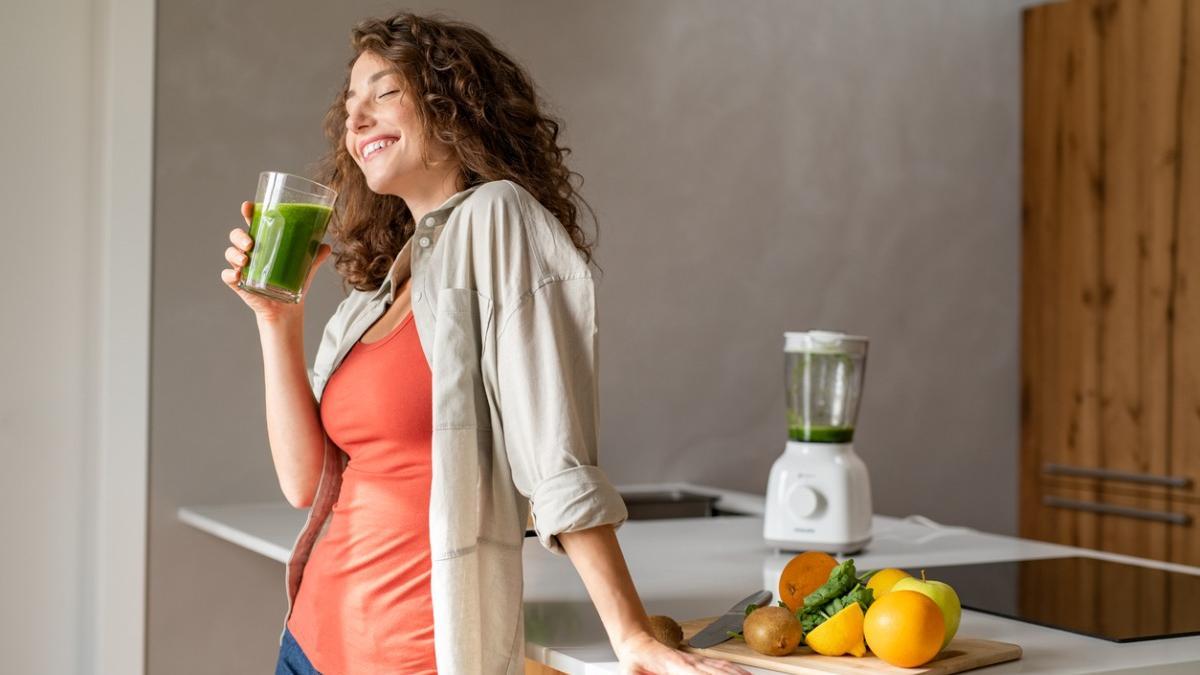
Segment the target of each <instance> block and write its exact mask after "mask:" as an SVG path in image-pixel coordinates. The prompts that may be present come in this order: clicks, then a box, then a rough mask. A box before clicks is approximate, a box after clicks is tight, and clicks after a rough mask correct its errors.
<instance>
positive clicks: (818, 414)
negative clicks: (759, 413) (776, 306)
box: [784, 330, 867, 443]
mask: <svg viewBox="0 0 1200 675" xmlns="http://www.w3.org/2000/svg"><path fill="white" fill-rule="evenodd" d="M866 365H867V338H865V337H858V336H854V335H846V334H845V333H836V332H831V331H823V330H813V331H807V332H799V333H784V382H785V386H786V387H787V389H786V391H787V416H788V438H789V439H791V440H792V441H798V442H804V443H849V442H851V441H852V440H854V421H855V419H856V418H857V417H858V401H859V396H860V395H861V393H862V386H863V374H864V372H865V370H866Z"/></svg>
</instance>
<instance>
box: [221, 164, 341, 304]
mask: <svg viewBox="0 0 1200 675" xmlns="http://www.w3.org/2000/svg"><path fill="white" fill-rule="evenodd" d="M336 200H337V192H335V191H334V190H332V189H331V188H329V187H326V186H324V185H321V184H320V183H317V182H314V181H311V180H309V179H307V178H304V177H302V176H295V175H292V174H290V173H281V172H279V171H264V172H262V173H260V174H259V175H258V192H257V193H256V194H255V197H254V215H253V216H252V217H251V219H250V238H251V239H252V240H253V241H254V245H253V246H252V247H251V249H250V260H249V262H247V263H246V266H245V267H243V268H242V277H241V279H240V280H239V281H238V288H241V289H243V290H245V291H249V292H250V293H257V294H259V295H263V296H266V297H268V298H272V299H274V300H279V301H281V302H290V303H297V302H300V300H301V297H302V296H303V294H304V281H305V280H306V279H308V273H309V270H310V269H311V268H312V263H313V259H314V258H315V257H316V254H317V249H318V248H319V247H320V245H321V240H322V239H323V238H324V237H325V226H326V225H328V224H329V217H330V216H331V215H332V214H333V203H334V202H335V201H336Z"/></svg>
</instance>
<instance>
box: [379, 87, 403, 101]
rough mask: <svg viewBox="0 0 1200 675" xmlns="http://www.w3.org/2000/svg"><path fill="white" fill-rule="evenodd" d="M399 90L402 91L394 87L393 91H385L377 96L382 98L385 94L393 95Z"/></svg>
mask: <svg viewBox="0 0 1200 675" xmlns="http://www.w3.org/2000/svg"><path fill="white" fill-rule="evenodd" d="M399 92H400V90H399V89H393V90H391V91H385V92H383V93H382V94H380V95H379V96H376V97H375V98H377V99H380V98H383V97H384V96H391V95H392V94H397V93H399Z"/></svg>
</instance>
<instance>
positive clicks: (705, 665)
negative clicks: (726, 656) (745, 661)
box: [617, 633, 750, 675]
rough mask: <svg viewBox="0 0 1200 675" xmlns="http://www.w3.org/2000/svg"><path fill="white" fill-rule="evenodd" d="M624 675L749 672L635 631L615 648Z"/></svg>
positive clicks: (748, 673) (716, 674)
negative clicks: (678, 648)
mask: <svg viewBox="0 0 1200 675" xmlns="http://www.w3.org/2000/svg"><path fill="white" fill-rule="evenodd" d="M617 660H618V661H620V663H621V673H622V674H623V675H730V674H731V673H732V674H735V675H750V671H748V670H746V669H745V668H742V667H740V666H738V665H737V664H734V663H731V662H729V661H722V660H721V659H710V658H705V657H703V656H696V655H695V654H689V653H687V652H681V651H679V650H677V649H671V648H670V647H668V646H666V645H664V644H663V643H661V642H659V641H658V640H655V639H654V636H653V635H650V634H649V633H638V634H635V635H633V636H631V637H629V638H628V639H626V640H625V641H624V642H623V643H621V646H620V648H619V649H618V650H617Z"/></svg>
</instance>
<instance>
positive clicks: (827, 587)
mask: <svg viewBox="0 0 1200 675" xmlns="http://www.w3.org/2000/svg"><path fill="white" fill-rule="evenodd" d="M874 573H875V571H874V570H872V571H870V572H868V573H866V574H864V575H862V576H861V577H859V576H857V575H856V572H855V569H854V559H852V558H851V559H848V560H846V561H845V562H843V563H842V564H840V565H838V566H837V567H835V568H833V570H832V571H830V573H829V579H828V580H827V581H826V582H825V583H824V584H823V585H822V586H821V587H820V588H818V589H817V590H815V591H813V592H812V593H809V594H808V596H806V597H805V598H804V606H803V607H801V608H800V609H799V610H797V611H796V618H797V619H799V621H800V627H801V629H803V630H804V632H805V633H808V632H810V631H812V630H813V629H815V628H816V627H817V626H820V625H821V624H823V623H825V622H826V621H828V620H829V618H830V617H832V616H833V615H834V614H837V613H838V612H840V611H842V610H843V609H845V608H846V607H849V606H850V604H851V603H854V602H857V603H858V604H860V605H862V608H863V610H864V611H865V610H866V609H867V608H869V607H870V606H871V603H873V602H874V601H875V592H874V591H873V590H871V589H870V588H867V587H866V581H867V579H869V578H870V576H871V575H872V574H874Z"/></svg>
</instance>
